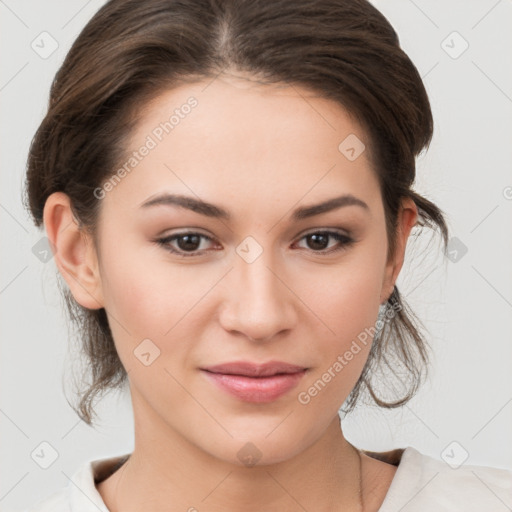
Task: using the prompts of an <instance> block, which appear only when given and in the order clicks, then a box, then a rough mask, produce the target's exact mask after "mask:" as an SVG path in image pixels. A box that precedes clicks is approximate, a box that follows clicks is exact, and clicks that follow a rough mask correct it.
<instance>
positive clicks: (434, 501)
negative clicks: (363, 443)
mask: <svg viewBox="0 0 512 512" xmlns="http://www.w3.org/2000/svg"><path fill="white" fill-rule="evenodd" d="M362 451H363V452H365V453H366V454H367V455H369V456H372V457H374V458H377V459H380V460H385V461H387V462H390V463H392V464H394V465H395V466H398V469H397V471H396V473H395V475H394V477H393V480H392V482H391V485H390V487H389V489H388V492H387V494H386V497H385V498H384V501H383V503H382V505H381V507H380V508H379V511H378V512H399V511H400V512H433V511H435V512H505V511H506V510H512V470H508V469H500V468H492V467H487V466H471V465H466V464H463V465H462V466H460V467H458V468H457V469H453V468H452V467H451V466H449V465H448V464H447V463H446V462H443V461H441V460H437V459H434V458H432V457H430V456H428V455H424V454H422V453H420V452H419V451H418V450H416V449H415V448H413V447H411V446H409V447H407V448H398V449H395V450H390V451H388V452H370V451H367V450H362ZM127 455H128V454H125V455H122V456H118V457H112V458H108V459H97V460H93V461H88V462H86V463H85V464H84V465H83V466H81V467H80V468H79V469H78V471H77V472H76V473H74V475H73V476H72V477H71V480H72V481H71V482H68V484H67V486H66V487H63V488H62V489H60V490H59V491H57V492H56V493H54V494H52V495H51V496H49V497H47V498H45V499H44V500H41V501H39V502H38V503H37V504H36V505H34V506H33V507H32V508H30V509H27V510H26V511H25V512H109V510H108V509H107V507H106V505H105V503H104V502H103V500H102V498H101V495H100V493H99V492H98V490H97V489H96V486H95V480H96V482H99V481H101V480H103V479H105V478H107V477H108V476H109V475H110V474H111V473H112V472H113V470H115V469H116V467H117V466H118V465H119V464H120V463H122V462H123V461H124V459H125V458H126V457H127Z"/></svg>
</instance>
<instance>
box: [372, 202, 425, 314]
mask: <svg viewBox="0 0 512 512" xmlns="http://www.w3.org/2000/svg"><path fill="white" fill-rule="evenodd" d="M417 219H418V208H417V206H416V203H415V202H414V201H413V200H412V199H411V198H410V197H406V198H403V199H402V204H401V206H400V209H399V211H398V219H397V222H398V226H397V235H396V245H395V254H394V255H393V256H392V257H391V258H390V261H389V262H388V263H387V265H386V271H385V275H384V282H383V284H382V292H381V296H380V303H381V304H384V303H385V302H386V301H387V300H388V299H389V297H390V295H391V294H392V293H393V288H394V286H395V282H396V279H397V277H398V274H399V273H400V270H401V268H402V265H403V263H404V257H405V249H406V246H407V239H408V238H409V234H410V233H411V230H412V228H413V226H414V225H415V224H416V221H417Z"/></svg>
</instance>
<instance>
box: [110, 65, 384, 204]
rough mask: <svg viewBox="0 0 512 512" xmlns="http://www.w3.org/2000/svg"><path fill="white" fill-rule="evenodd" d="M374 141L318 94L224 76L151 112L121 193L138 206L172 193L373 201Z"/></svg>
mask: <svg viewBox="0 0 512 512" xmlns="http://www.w3.org/2000/svg"><path fill="white" fill-rule="evenodd" d="M347 141H348V142H347ZM368 142H369V141H368V140H367V138H366V134H365V133H364V132H363V131H362V129H361V127H360V126H359V125H358V123H357V122H356V121H355V120H354V119H353V118H352V117H351V116H350V115H349V113H348V112H347V111H346V110H345V109H344V108H343V107H342V106H341V105H340V104H338V103H337V102H334V101H332V100H329V99H326V98H323V97H320V96H319V95H318V93H315V92H313V91H312V90H309V89H306V88H303V87H300V86H298V85H289V84H270V85H268V84H261V83H258V82H257V81H255V80H254V79H248V78H246V77H245V76H243V75H242V76H235V77H234V76H227V75H220V76H218V77H217V78H215V79H213V80H204V81H199V82H195V83H189V84H183V85H180V86H178V87H176V88H173V89H171V90H166V91H164V92H162V93H161V94H159V95H158V96H156V97H155V98H154V99H153V100H152V101H151V102H149V103H148V104H146V105H145V106H144V107H143V108H141V110H140V118H139V122H138V124H137V126H136V128H135V130H134V132H133V133H132V135H131V137H130V139H129V141H128V144H127V146H128V149H129V150H128V153H127V156H126V159H125V162H122V163H121V164H120V165H122V164H123V163H124V164H126V162H127V161H128V159H129V155H130V154H132V153H133V152H139V149H143V148H144V146H146V147H150V149H149V150H145V151H144V153H145V155H144V156H143V157H142V158H140V156H139V157H138V159H137V161H136V162H135V161H132V162H131V164H134V165H130V164H128V166H125V167H126V169H127V170H129V172H128V173H125V174H128V175H129V176H127V178H124V179H123V180H122V183H120V184H119V185H118V186H116V190H115V191H114V193H115V194H117V195H119V194H121V190H124V192H125V193H126V194H125V195H129V196H130V199H129V200H130V203H131V204H135V203H137V204H140V202H141V201H142V200H143V199H145V198H146V197H148V196H150V195H152V194H155V193H158V192H161V191H164V190H165V191H173V192H176V193H187V194H188V195H190V193H191V192H192V193H193V194H195V195H197V196H198V197H201V198H204V199H207V200H208V199H212V197H214V196H218V195H219V194H221V195H222V196H223V198H225V199H227V200H228V201H231V200H236V199H239V200H241V201H243V202H246V203H247V201H252V204H253V205H254V207H256V206H257V202H258V201H260V202H261V201H262V200H265V201H268V202H272V201H277V202H278V203H282V207H283V208H284V207H288V206H291V205H292V204H295V203H297V202H298V201H300V200H301V198H304V202H305V203H311V202H313V200H314V199H315V196H316V197H320V196H321V199H325V197H326V194H329V193H330V192H331V191H332V193H331V194H330V195H331V196H332V195H334V192H335V191H337V192H339V193H347V192H348V193H356V192H358V193H359V195H361V194H363V195H365V197H366V199H365V200H367V202H368V200H369V201H370V202H371V197H370V196H371V195H372V194H375V192H378V189H376V187H377V186H378V184H377V181H376V178H375V177H374V175H373V171H372V169H371V164H370V161H369V155H368V151H367V150H366V149H364V148H365V146H364V145H366V146H367V144H368ZM347 145H348V146H353V147H354V148H355V150H356V152H357V153H359V154H356V158H355V159H354V158H349V157H351V156H353V152H352V154H350V153H349V154H348V157H347V153H346V149H347ZM349 149H350V148H349ZM333 189H336V190H333ZM306 196H307V197H306ZM214 202H218V201H214Z"/></svg>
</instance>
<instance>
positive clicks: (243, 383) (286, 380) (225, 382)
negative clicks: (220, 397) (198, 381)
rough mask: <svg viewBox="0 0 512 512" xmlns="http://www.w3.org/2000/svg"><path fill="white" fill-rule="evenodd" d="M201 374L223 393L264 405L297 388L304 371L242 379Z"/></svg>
mask: <svg viewBox="0 0 512 512" xmlns="http://www.w3.org/2000/svg"><path fill="white" fill-rule="evenodd" d="M203 373H204V374H205V375H206V376H207V377H208V378H209V379H210V380H212V381H213V382H215V384H216V385H217V386H219V387H220V388H222V389H223V390H224V391H227V392H228V393H230V394H232V395H234V396H236V397H237V398H239V399H240V400H243V401H244V402H257V403H265V402H272V401H274V400H277V399H278V398H279V397H280V396H283V395H284V394H286V393H288V391H290V390H291V389H293V388H294V387H295V386H297V384H298V383H299V381H300V379H302V377H303V376H304V374H305V373H306V370H303V371H301V372H297V373H286V374H281V375H272V376H269V377H244V376H242V375H228V374H225V373H212V372H208V371H203Z"/></svg>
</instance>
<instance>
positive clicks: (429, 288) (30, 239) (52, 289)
mask: <svg viewBox="0 0 512 512" xmlns="http://www.w3.org/2000/svg"><path fill="white" fill-rule="evenodd" d="M374 3H375V5H376V6H377V7H378V8H379V9H380V10H381V11H382V12H383V13H384V15H386V16H387V17H388V19H389V20H390V22H391V23H392V25H393V26H394V27H395V29H396V30H397V32H398V34H399V37H400V41H401V44H402V47H403V48H404V49H405V51H406V52H407V53H408V54H409V56H410V57H411V59H412V60H413V62H414V63H415V64H416V66H417V68H418V70H419V72H420V74H421V75H422V77H423V79H424V82H425V85H426V88H427V91H428V93H429V97H430V100H431V103H432V108H433V112H434V118H435V135H434V139H433V142H432V144H431V147H430V150H429V151H428V152H427V153H425V154H423V155H422V156H421V157H420V158H419V160H418V178H417V185H416V189H417V190H418V191H419V192H420V193H422V194H424V195H426V196H427V197H428V198H430V199H431V200H433V201H434V202H436V203H437V204H438V205H439V206H440V207H441V208H442V209H443V211H444V212H445V213H446V215H447V220H448V222H449V226H450V228H451V231H452V232H451V235H452V236H453V237H454V239H452V240H451V242H450V244H451V245H450V250H451V251H452V255H451V257H450V258H449V257H447V256H445V255H444V254H443V252H442V249H441V245H440V244H439V243H438V242H436V241H435V240H434V241H433V242H431V243H430V245H429V250H428V251H426V250H424V249H425V247H427V244H428V240H429V236H428V234H427V235H426V236H424V237H420V238H418V239H416V241H415V242H414V243H412V240H411V243H410V245H408V249H407V262H406V265H405V266H404V268H403V270H402V273H401V275H400V277H399V280H398V285H399V287H400V289H401V291H402V292H403V293H404V295H405V296H406V298H407V300H408V302H409V304H410V305H411V306H412V307H413V308H414V309H415V311H416V312H417V313H418V315H419V316H420V318H421V319H422V321H423V323H424V324H425V325H426V327H427V328H428V339H429V342H430V344H431V346H432V347H433V349H434V352H435V357H434V359H433V362H432V371H431V377H430V379H429V381H428V382H427V383H426V384H425V385H424V386H423V387H422V388H421V390H420V392H419V393H418V394H417V396H416V397H415V398H414V399H413V400H412V401H411V402H410V403H409V404H407V405H406V406H405V407H403V408H402V409H400V410H398V411H396V410H395V411H381V410H378V409H377V408H371V407H367V408H361V409H360V410H358V411H356V412H355V413H354V414H353V415H351V416H349V417H347V418H346V419H345V421H344V428H345V431H346V435H347V438H348V439H349V440H350V441H351V442H352V443H354V444H355V445H356V446H358V447H360V448H364V449H369V450H377V451H378V450H387V449H391V448H394V447H405V446H409V445H412V446H414V447H415V448H417V449H418V450H420V451H422V452H424V453H426V454H429V455H431V456H433V457H436V458H441V459H443V458H446V454H447V453H450V454H451V455H453V454H455V458H456V459H457V458H458V459H459V460H462V459H463V458H464V457H465V456H466V453H467V459H466V460H465V462H464V463H465V464H478V465H489V466H496V467H503V468H509V469H512V436H511V432H512V336H511V334H512V276H511V274H512V226H511V223H512V214H511V213H512V172H511V160H512V155H511V151H510V149H511V145H512V144H511V142H512V116H511V113H512V66H511V64H510V48H512V31H511V21H512V3H511V2H510V0H501V1H496V0H481V1H467V0H458V1H453V0H450V1H445V0H443V1H441V0H437V1H430V2H428V1H426V0H415V1H412V0H393V1H391V0H385V1H384V0H375V2H374ZM102 4H103V1H102V0H101V1H100V0H90V1H88V2H86V1H76V0H74V1H67V2H57V1H56V0H51V1H45V2H37V1H35V0H32V1H28V0H27V1H23V0H17V1H15V0H5V1H0V19H1V30H0V37H1V42H2V47H1V48H2V66H1V71H0V72H1V76H0V102H1V108H2V118H1V119H2V123H1V141H2V145H3V147H2V151H1V165H2V168H1V180H2V185H1V187H0V223H1V228H2V229H1V237H2V241H1V247H2V265H1V266H0V315H1V343H2V345H1V348H2V353H1V372H0V378H1V388H0V390H1V409H0V429H1V435H2V443H1V449H0V461H1V473H0V507H1V509H2V510H17V509H19V508H22V507H24V506H27V505H29V504H32V503H34V502H35V501H36V500H38V499H39V498H41V497H43V496H46V495H48V494H49V493H50V492H53V491H54V490H57V489H58V488H60V487H62V486H64V485H66V484H67V483H68V481H69V478H70V477H71V475H72V474H73V473H74V472H75V471H76V469H77V468H78V466H79V465H81V464H82V463H83V462H84V461H85V460H87V459H95V458H102V457H108V456H113V455H117V454H121V453H127V452H129V451H131V449H132V437H133V427H132V416H131V409H130V403H129V398H128V396H127V395H125V396H123V395H120V394H118V393H116V394H112V395H108V396H106V397H105V398H104V399H103V400H102V402H101V404H100V406H99V407H98V412H99V414H100V415H101V419H102V424H101V425H100V426H99V427H97V428H96V429H92V428H90V427H88V426H87V425H85V424H84V423H83V422H81V421H80V420H79V418H78V417H77V416H76V415H75V414H74V412H73V411H72V409H71V408H70V407H69V405H68V403H67V401H66V398H65V395H64V393H63V385H65V382H66V380H67V379H68V378H69V375H68V371H67V370H66V373H64V372H65V368H69V366H70V364H71V362H72V359H73V358H74V357H76V355H73V354H74V352H73V350H74V344H72V343H71V340H70V336H69V334H68V331H67V326H66V317H65V315H64V309H63V303H62V302H61V299H60V295H59V290H58V288H57V283H56V278H55V272H56V267H55V263H54V261H53V259H50V260H49V261H48V262H46V263H44V262H43V261H41V260H40V259H38V258H37V257H36V255H35V254H34V252H33V247H34V245H36V244H37V243H38V241H39V240H40V239H41V238H42V236H43V235H44V232H42V231H38V230H37V229H36V228H35V227H33V225H32V224H31V222H30V220H29V217H28V215H27V213H26V212H25V211H24V209H23V208H22V204H21V188H22V182H23V179H24V170H25V163H26V156H27V151H28V147H29V143H30V140H31V137H32V136H33V134H34V132H35V130H36V128H37V126H38V125H39V123H40V121H41V120H42V117H43V115H44V112H45V108H46V103H47V98H48V92H49V86H50V82H51V80H52V78H53V76H54V74H55V72H56V71H57V69H58V67H59V66H60V64H61V63H62V61H63V59H64V56H65V54H66V52H67V50H68V49H69V47H70V45H71V43H72V41H73V40H74V39H75V37H76V36H77V35H78V33H79V31H80V30H81V29H82V27H83V26H84V25H85V24H86V22H87V21H88V20H89V19H90V18H91V17H92V15H93V14H94V13H95V12H96V10H97V9H98V8H99V7H100V6H101V5H102ZM44 31H46V32H48V33H49V34H51V37H52V38H53V39H54V40H55V41H56V42H57V44H58V48H57V49H56V51H54V53H52V54H51V55H49V56H47V55H41V54H40V53H41V52H43V51H50V50H51V44H52V43H51V40H50V39H49V37H48V36H45V35H43V36H40V34H41V33H42V32H44ZM454 31H456V32H457V33H458V34H459V35H457V34H455V35H454V34H453V32H454ZM41 38H46V39H45V40H44V43H43V42H41ZM33 41H35V43H34V45H39V50H38V51H39V53H37V52H36V51H35V50H34V49H33V48H32V47H31V44H32V42H33ZM466 44H468V45H469V46H468V48H467V49H466V50H465V51H464V52H463V53H461V50H463V49H464V47H465V45H466ZM36 247H38V246H37V245H36ZM466 249H467V252H466V253H465V254H464V251H465V250H466ZM453 250H455V251H456V253H455V252H453ZM452 260H453V261H452ZM68 347H71V348H70V350H71V352H69V353H68ZM63 383H64V384H63ZM42 442H47V443H49V444H50V445H51V446H52V447H53V449H54V450H55V451H56V452H57V454H58V456H57V458H56V460H55V461H54V462H53V463H52V464H51V465H50V466H49V467H48V468H47V469H43V468H42V467H40V464H45V460H44V457H46V458H47V460H46V463H49V462H51V460H50V459H48V457H50V456H51V449H49V448H48V447H46V448H45V446H46V445H43V447H41V446H40V444H41V443H42ZM41 449H43V452H44V453H45V456H44V457H42V458H41V459H40V460H39V464H38V463H36V461H35V460H34V459H33V458H32V457H31V453H33V452H34V450H35V451H36V453H42V452H41ZM49 454H50V455H49ZM454 470H456V469H454ZM497 503H498V502H497ZM500 506H501V505H500Z"/></svg>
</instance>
